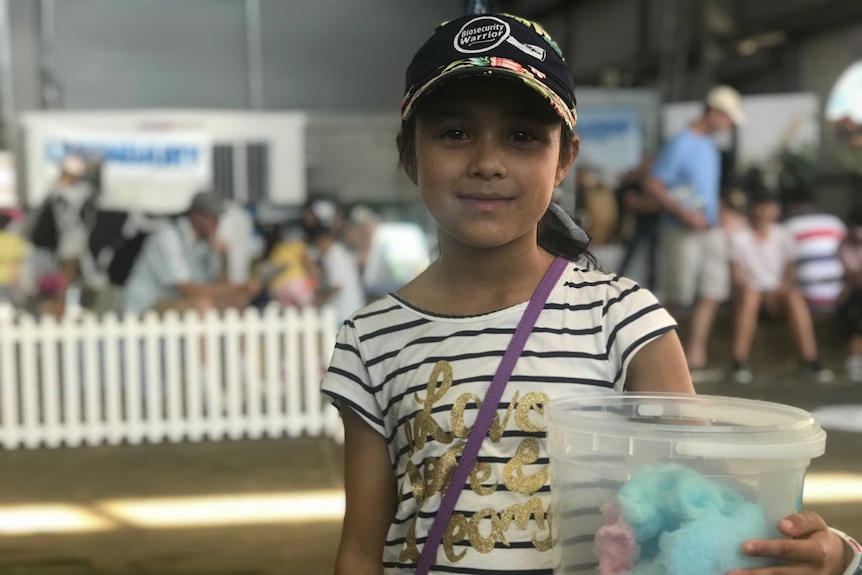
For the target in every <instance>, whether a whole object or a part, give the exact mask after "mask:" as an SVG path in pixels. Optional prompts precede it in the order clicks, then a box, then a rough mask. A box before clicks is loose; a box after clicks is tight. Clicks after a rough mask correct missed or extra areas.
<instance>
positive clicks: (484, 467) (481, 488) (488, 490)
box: [470, 461, 499, 495]
mask: <svg viewBox="0 0 862 575" xmlns="http://www.w3.org/2000/svg"><path fill="white" fill-rule="evenodd" d="M491 473H492V471H491V464H490V463H484V462H481V461H480V462H478V463H476V464H475V465H474V466H473V469H472V471H470V489H472V490H473V492H474V493H476V494H478V495H491V494H492V493H494V492H495V491H496V490H497V485H498V484H499V482H498V481H495V482H494V485H482V484H483V483H485V482H486V481H488V480H489V479H491Z"/></svg>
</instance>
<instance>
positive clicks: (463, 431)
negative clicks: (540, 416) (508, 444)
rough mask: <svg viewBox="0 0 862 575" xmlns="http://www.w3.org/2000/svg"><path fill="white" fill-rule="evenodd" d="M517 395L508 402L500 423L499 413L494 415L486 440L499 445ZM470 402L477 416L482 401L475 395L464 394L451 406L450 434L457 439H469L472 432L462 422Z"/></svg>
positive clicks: (470, 428) (516, 400)
mask: <svg viewBox="0 0 862 575" xmlns="http://www.w3.org/2000/svg"><path fill="white" fill-rule="evenodd" d="M518 393H519V392H517V391H516V392H515V395H514V397H512V401H510V402H509V407H508V408H507V409H506V415H504V416H503V421H502V422H501V421H500V414H499V412H496V413H494V419H493V420H492V421H491V426H490V427H489V428H488V439H490V440H491V441H492V442H494V443H499V442H500V440H501V439H502V438H503V432H504V431H505V430H506V426H507V425H508V424H509V419H510V418H511V416H512V411H513V410H514V408H515V404H516V403H517V402H518ZM471 402H473V403H475V404H476V414H477V415H478V413H479V410H480V409H482V400H481V399H480V398H479V396H478V395H476V394H473V393H465V394H463V395H461V396H460V397H459V398H458V399H456V400H455V403H454V404H452V412H451V414H450V415H449V425H450V427H451V428H452V433H453V434H454V435H455V437H457V438H459V439H467V438H468V437H470V432H471V431H472V430H473V428H472V427H468V426H467V424H466V422H465V421H464V412H465V411H466V409H467V405H468V404H469V403H471Z"/></svg>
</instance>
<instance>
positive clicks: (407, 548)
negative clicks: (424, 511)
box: [398, 508, 419, 563]
mask: <svg viewBox="0 0 862 575" xmlns="http://www.w3.org/2000/svg"><path fill="white" fill-rule="evenodd" d="M418 520H419V509H418V508H417V509H416V515H414V516H413V521H411V522H410V527H408V528H407V535H405V536H404V545H403V546H402V547H401V553H399V554H398V560H399V561H401V562H402V563H408V562H418V561H419V547H418V546H417V545H416V521H418Z"/></svg>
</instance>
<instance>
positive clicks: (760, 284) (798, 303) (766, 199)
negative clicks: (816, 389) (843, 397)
mask: <svg viewBox="0 0 862 575" xmlns="http://www.w3.org/2000/svg"><path fill="white" fill-rule="evenodd" d="M744 187H745V191H746V194H747V197H748V204H749V206H748V221H749V225H747V226H742V227H740V228H738V229H736V230H734V231H733V232H732V233H731V234H730V249H731V262H732V263H731V269H732V272H733V286H734V291H735V295H734V300H735V307H734V314H733V344H732V346H733V368H732V373H731V375H732V378H733V380H734V381H736V382H737V383H751V381H752V380H753V375H752V372H751V368H750V366H749V363H748V359H749V355H750V353H751V345H752V343H753V341H754V336H755V333H756V331H757V324H758V321H759V319H760V317H761V313H762V312H763V313H764V314H766V315H768V316H771V317H782V318H786V319H787V322H788V324H789V325H790V330H791V334H792V335H793V340H794V343H795V345H796V346H797V348H798V353H799V356H800V359H801V361H802V369H803V373H804V374H805V375H807V376H810V377H812V378H813V379H814V380H815V381H817V382H820V383H829V382H831V381H832V380H833V379H834V374H833V373H832V371H831V370H829V369H827V368H825V367H823V366H822V365H821V364H820V361H819V356H818V351H817V341H816V340H815V337H814V325H813V323H812V321H811V312H810V311H809V310H808V306H807V304H806V303H805V297H804V296H803V295H802V292H801V291H800V290H799V288H798V287H797V286H796V271H795V266H794V253H795V248H794V244H793V238H792V236H791V235H790V234H789V233H788V232H787V230H785V229H784V228H783V227H782V226H781V225H779V224H778V223H777V222H778V218H779V216H780V215H781V204H780V202H779V195H778V192H777V191H776V190H774V189H772V188H770V187H768V186H767V185H766V184H765V183H764V182H763V180H762V177H761V176H760V174H759V173H758V172H757V171H751V172H749V174H748V175H747V176H746V182H745V186H744Z"/></svg>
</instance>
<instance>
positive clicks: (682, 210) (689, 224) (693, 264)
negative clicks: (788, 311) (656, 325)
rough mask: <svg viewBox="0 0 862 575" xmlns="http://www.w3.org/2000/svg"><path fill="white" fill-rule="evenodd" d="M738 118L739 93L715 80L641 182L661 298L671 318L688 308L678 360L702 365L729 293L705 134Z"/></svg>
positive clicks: (709, 138)
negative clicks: (655, 210) (657, 251)
mask: <svg viewBox="0 0 862 575" xmlns="http://www.w3.org/2000/svg"><path fill="white" fill-rule="evenodd" d="M744 122H745V115H744V114H743V112H742V103H741V98H740V96H739V93H738V92H737V91H736V90H734V89H733V88H731V87H729V86H716V87H714V88H712V89H711V90H710V91H709V93H708V94H707V95H706V98H705V103H704V111H703V113H702V114H701V115H700V117H699V118H698V119H697V120H695V121H694V122H693V123H692V124H691V125H690V126H689V127H688V129H686V130H683V131H682V132H680V133H679V134H677V135H676V136H674V137H673V138H672V139H671V140H670V141H668V143H667V144H666V145H665V146H664V147H663V148H662V150H661V153H660V154H659V156H658V158H657V159H656V162H655V165H654V166H653V169H652V173H651V174H650V175H649V176H648V177H647V178H646V180H645V182H644V187H645V189H646V191H647V193H648V194H649V195H651V196H652V197H653V198H655V199H656V200H657V202H658V203H659V206H660V208H661V210H662V211H663V212H664V213H665V217H664V218H663V222H662V233H661V236H662V237H661V244H662V248H661V253H662V256H663V258H664V270H663V274H662V279H663V291H664V300H665V301H666V302H667V304H668V306H669V307H670V308H671V309H673V311H674V315H675V316H681V315H682V314H683V313H684V311H685V310H690V318H689V323H690V325H689V336H688V340H687V342H686V346H685V347H686V359H687V361H688V365H689V368H690V369H692V370H693V371H696V370H699V369H702V368H705V367H706V366H707V360H708V358H707V340H708V339H709V335H710V332H711V331H712V324H713V320H714V319H715V315H716V312H717V310H718V306H719V304H720V303H721V302H723V301H725V300H727V299H728V297H729V296H730V269H729V263H728V253H727V238H726V236H725V235H724V233H723V232H722V229H721V226H720V222H719V210H720V199H719V196H720V183H721V155H720V152H719V150H718V146H717V145H716V143H715V141H714V140H713V136H714V135H715V134H717V133H719V132H724V131H727V130H730V129H731V128H733V126H740V125H742V124H743V123H744Z"/></svg>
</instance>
